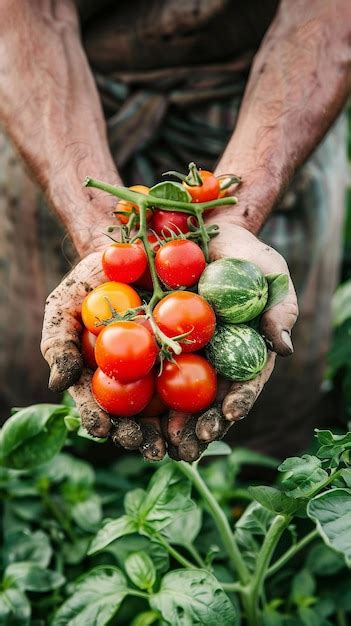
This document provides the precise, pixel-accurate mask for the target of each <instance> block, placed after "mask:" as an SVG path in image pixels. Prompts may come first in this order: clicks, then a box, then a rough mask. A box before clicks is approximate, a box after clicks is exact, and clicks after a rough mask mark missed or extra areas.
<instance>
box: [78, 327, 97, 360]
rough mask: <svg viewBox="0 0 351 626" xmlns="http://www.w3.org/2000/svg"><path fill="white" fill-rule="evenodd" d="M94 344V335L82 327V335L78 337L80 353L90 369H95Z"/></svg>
mask: <svg viewBox="0 0 351 626" xmlns="http://www.w3.org/2000/svg"><path fill="white" fill-rule="evenodd" d="M95 344H96V335H93V333H91V332H90V331H89V330H88V329H87V328H83V332H82V336H81V338H80V345H81V349H82V355H83V359H84V363H85V365H86V366H87V367H90V369H92V370H96V368H97V363H96V361H95V354H94V348H95Z"/></svg>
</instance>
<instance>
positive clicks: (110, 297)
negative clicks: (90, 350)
mask: <svg viewBox="0 0 351 626" xmlns="http://www.w3.org/2000/svg"><path fill="white" fill-rule="evenodd" d="M110 305H111V306H112V308H114V309H115V310H116V311H118V313H121V314H123V313H125V312H126V311H127V310H128V309H134V308H135V307H138V306H140V305H141V299H140V296H139V295H138V294H137V292H136V291H135V289H133V287H130V286H129V285H124V284H123V283H117V282H110V283H103V284H102V285H99V286H98V287H96V288H95V289H93V291H91V292H90V293H88V295H87V296H86V298H85V299H84V300H83V304H82V320H83V324H84V326H86V328H87V329H88V330H90V332H91V333H93V334H94V335H98V334H99V333H100V332H101V331H102V329H103V328H104V326H97V325H96V324H98V323H99V321H104V320H108V319H109V318H110V317H111V306H110Z"/></svg>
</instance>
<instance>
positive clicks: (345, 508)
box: [307, 489, 351, 567]
mask: <svg viewBox="0 0 351 626" xmlns="http://www.w3.org/2000/svg"><path fill="white" fill-rule="evenodd" d="M350 496H351V491H350V490H348V489H331V490H329V491H326V492H325V493H321V494H319V495H317V496H315V497H314V498H313V499H312V500H310V502H309V503H308V505H307V515H308V516H309V517H310V519H312V520H313V521H314V522H315V523H316V526H317V530H318V532H319V534H320V536H321V537H322V539H323V541H324V542H325V543H326V544H327V546H329V547H330V548H332V549H333V550H335V551H336V552H340V553H341V554H343V555H344V557H345V560H346V563H347V565H348V567H351V497H350Z"/></svg>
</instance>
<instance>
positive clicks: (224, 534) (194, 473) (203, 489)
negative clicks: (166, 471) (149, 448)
mask: <svg viewBox="0 0 351 626" xmlns="http://www.w3.org/2000/svg"><path fill="white" fill-rule="evenodd" d="M176 467H177V468H178V469H180V471H181V472H183V474H185V476H186V477H187V478H189V480H190V481H191V482H192V484H193V485H194V487H195V488H196V489H197V491H198V492H199V494H200V495H201V497H202V498H203V500H204V501H205V503H206V504H207V507H208V510H209V512H210V514H211V516H212V518H213V520H214V522H215V524H216V526H217V528H218V532H219V534H220V536H221V539H222V541H223V544H224V546H225V548H226V550H227V553H228V556H229V558H230V561H231V563H232V565H233V567H234V569H235V571H236V572H237V574H238V576H239V579H240V582H241V583H242V584H243V585H246V584H247V583H248V581H249V578H250V574H249V571H248V569H247V567H246V564H245V562H244V559H243V557H242V555H241V552H240V550H239V548H238V545H237V543H236V541H235V537H234V535H233V533H232V531H231V528H230V526H229V522H228V520H227V518H226V516H225V513H224V511H223V510H222V509H221V507H220V506H219V504H218V502H217V500H216V499H215V498H214V496H213V495H212V493H211V492H210V490H209V488H208V487H207V485H206V483H205V481H204V480H203V479H202V477H201V475H200V474H199V472H198V470H197V468H196V466H194V465H189V463H185V462H184V461H180V462H179V463H177V464H176Z"/></svg>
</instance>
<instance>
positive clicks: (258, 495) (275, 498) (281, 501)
mask: <svg viewBox="0 0 351 626" xmlns="http://www.w3.org/2000/svg"><path fill="white" fill-rule="evenodd" d="M248 491H249V494H250V495H251V496H252V497H253V498H254V499H255V500H257V502H259V503H260V504H261V505H262V506H264V507H265V508H266V509H268V510H269V511H272V512H273V513H293V512H294V511H296V509H297V508H298V506H299V504H298V502H297V500H296V499H295V498H289V496H286V495H285V493H283V492H282V491H281V490H280V489H277V488H276V487H270V486H265V485H258V486H253V487H249V488H248Z"/></svg>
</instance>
